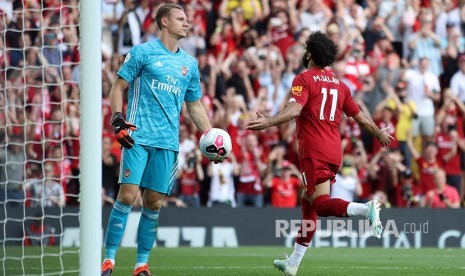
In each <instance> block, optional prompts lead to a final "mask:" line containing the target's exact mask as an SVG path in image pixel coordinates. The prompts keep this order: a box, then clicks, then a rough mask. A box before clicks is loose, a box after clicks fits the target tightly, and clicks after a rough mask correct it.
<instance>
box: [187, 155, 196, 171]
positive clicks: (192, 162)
mask: <svg viewBox="0 0 465 276" xmlns="http://www.w3.org/2000/svg"><path fill="white" fill-rule="evenodd" d="M195 163H197V161H196V160H195V156H193V157H189V159H187V167H189V168H193V167H195Z"/></svg>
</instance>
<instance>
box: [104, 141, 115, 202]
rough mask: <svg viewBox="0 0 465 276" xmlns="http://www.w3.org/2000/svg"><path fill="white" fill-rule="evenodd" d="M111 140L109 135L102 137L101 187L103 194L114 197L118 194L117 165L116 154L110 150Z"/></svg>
mask: <svg viewBox="0 0 465 276" xmlns="http://www.w3.org/2000/svg"><path fill="white" fill-rule="evenodd" d="M111 150H112V141H111V138H110V136H104V137H103V138H102V188H103V190H104V194H105V196H107V197H108V198H112V199H116V195H117V194H118V190H119V185H118V173H119V165H118V163H117V160H116V156H115V155H114V154H113V153H112V152H111Z"/></svg>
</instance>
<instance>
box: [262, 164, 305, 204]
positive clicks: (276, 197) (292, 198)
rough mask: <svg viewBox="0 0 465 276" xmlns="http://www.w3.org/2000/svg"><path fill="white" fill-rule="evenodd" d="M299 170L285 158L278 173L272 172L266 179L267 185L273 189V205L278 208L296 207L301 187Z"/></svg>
mask: <svg viewBox="0 0 465 276" xmlns="http://www.w3.org/2000/svg"><path fill="white" fill-rule="evenodd" d="M298 175H299V170H298V169H297V168H296V167H295V166H294V165H293V164H291V162H289V161H287V160H284V161H283V162H282V167H281V168H280V169H279V170H278V175H275V174H274V173H270V174H269V175H268V177H267V178H266V179H265V180H264V182H265V186H266V187H268V188H270V189H271V206H273V207H277V208H294V207H296V206H297V196H298V191H299V188H300V179H299V178H298Z"/></svg>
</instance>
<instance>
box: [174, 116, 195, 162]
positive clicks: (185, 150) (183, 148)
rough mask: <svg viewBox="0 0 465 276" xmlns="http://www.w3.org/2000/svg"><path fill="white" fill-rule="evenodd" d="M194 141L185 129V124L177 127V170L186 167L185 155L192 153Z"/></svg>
mask: <svg viewBox="0 0 465 276" xmlns="http://www.w3.org/2000/svg"><path fill="white" fill-rule="evenodd" d="M195 147H196V146H195V141H194V140H193V139H192V136H191V134H190V132H189V129H188V128H187V126H186V124H183V123H182V124H180V125H179V153H178V170H180V169H183V168H184V167H185V166H186V161H187V155H188V154H189V153H191V152H193V151H194V149H195Z"/></svg>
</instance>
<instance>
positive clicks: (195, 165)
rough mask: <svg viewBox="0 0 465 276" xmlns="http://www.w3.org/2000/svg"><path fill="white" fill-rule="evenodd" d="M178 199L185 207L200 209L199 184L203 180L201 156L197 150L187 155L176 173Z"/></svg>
mask: <svg viewBox="0 0 465 276" xmlns="http://www.w3.org/2000/svg"><path fill="white" fill-rule="evenodd" d="M178 177H179V199H181V200H182V201H183V202H185V203H186V204H187V206H192V207H200V197H199V193H200V182H201V181H203V179H204V173H203V169H202V154H201V153H200V151H199V150H198V149H196V150H195V151H193V152H192V153H190V154H188V155H187V157H186V162H185V164H184V166H183V167H182V168H180V169H179V172H178Z"/></svg>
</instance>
